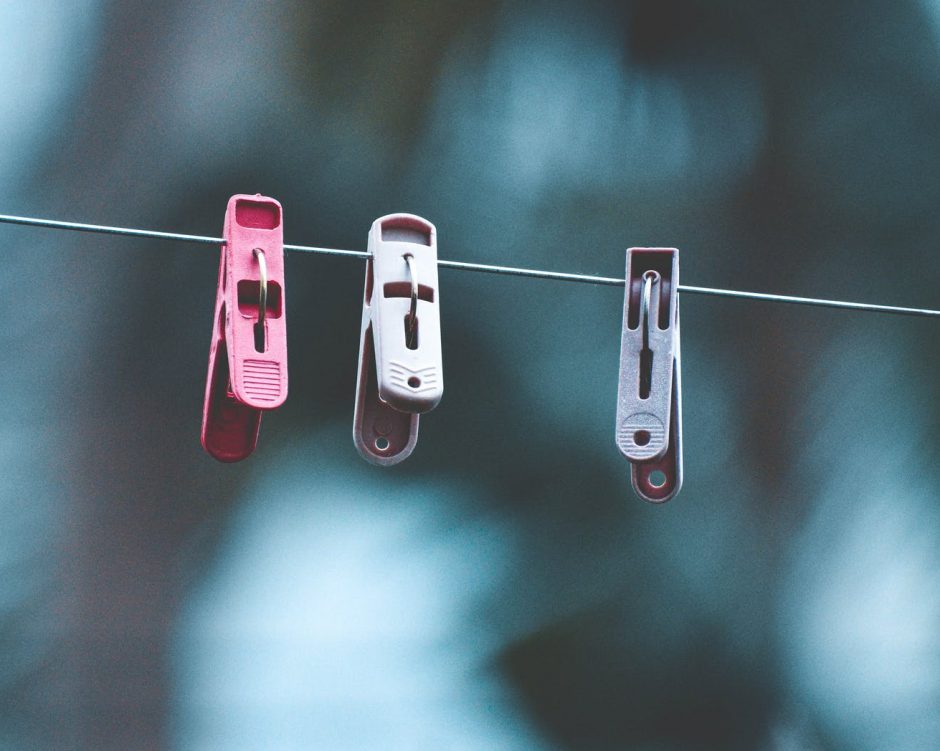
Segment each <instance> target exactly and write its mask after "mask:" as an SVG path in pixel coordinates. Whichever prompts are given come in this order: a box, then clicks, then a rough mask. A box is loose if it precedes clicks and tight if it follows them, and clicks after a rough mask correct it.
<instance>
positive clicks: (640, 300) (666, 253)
mask: <svg viewBox="0 0 940 751" xmlns="http://www.w3.org/2000/svg"><path fill="white" fill-rule="evenodd" d="M626 282H627V283H626V290H625V294H624V306H623V333H622V336H621V343H620V380H619V387H618V390H617V432H616V440H617V447H618V448H619V449H620V452H621V453H622V454H623V455H624V456H625V457H626V458H627V459H628V460H629V461H630V463H631V464H632V465H633V466H632V470H631V477H632V481H633V488H634V490H636V492H637V494H638V495H639V496H640V497H641V498H643V499H644V500H647V501H651V502H653V503H661V502H663V501H668V500H669V499H670V498H672V497H674V496H675V495H676V493H678V492H679V489H680V488H681V487H682V395H681V373H680V350H679V296H678V287H679V251H678V250H676V249H674V248H630V249H629V250H628V251H627V277H626ZM647 291H648V292H649V299H648V302H649V304H648V308H647V307H646V304H645V302H644V297H645V294H646V293H647ZM644 312H646V313H647V315H646V316H644ZM647 322H648V324H647ZM647 325H648V328H646V326H647Z"/></svg>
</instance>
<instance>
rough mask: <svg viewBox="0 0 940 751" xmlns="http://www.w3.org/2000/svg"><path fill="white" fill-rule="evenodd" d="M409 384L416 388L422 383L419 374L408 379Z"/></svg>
mask: <svg viewBox="0 0 940 751" xmlns="http://www.w3.org/2000/svg"><path fill="white" fill-rule="evenodd" d="M408 385H409V386H411V388H413V389H416V388H418V386H420V385H421V379H420V378H418V377H417V376H411V378H409V379H408Z"/></svg>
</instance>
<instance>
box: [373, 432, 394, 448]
mask: <svg viewBox="0 0 940 751" xmlns="http://www.w3.org/2000/svg"><path fill="white" fill-rule="evenodd" d="M390 445H391V444H390V443H389V442H388V438H386V437H385V436H384V435H380V436H379V437H378V438H376V439H375V447H376V449H378V450H379V451H387V450H388V447H389V446H390Z"/></svg>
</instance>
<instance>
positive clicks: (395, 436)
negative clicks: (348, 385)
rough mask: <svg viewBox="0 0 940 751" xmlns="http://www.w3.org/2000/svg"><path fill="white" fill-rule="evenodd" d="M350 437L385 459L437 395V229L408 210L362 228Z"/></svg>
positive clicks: (369, 455)
mask: <svg viewBox="0 0 940 751" xmlns="http://www.w3.org/2000/svg"><path fill="white" fill-rule="evenodd" d="M369 253H370V255H371V257H370V258H369V260H368V261H367V262H366V282H365V295H364V297H363V306H362V329H361V339H360V346H359V381H358V384H357V387H356V409H355V414H354V417H353V441H354V442H355V444H356V449H357V450H358V451H359V453H360V454H361V455H362V458H363V459H365V460H366V461H369V462H372V463H373V464H380V465H391V464H397V463H398V462H400V461H402V460H404V459H406V458H407V457H408V456H409V455H410V454H411V452H412V451H413V450H414V447H415V444H416V443H417V441H418V415H420V414H421V413H422V412H428V411H430V410H432V409H434V407H436V406H437V405H438V403H439V402H440V401H441V397H442V396H443V394H444V371H443V367H442V360H441V319H440V309H439V305H440V300H439V294H438V286H437V230H436V229H435V228H434V225H433V224H431V223H430V222H429V221H427V220H426V219H422V218H421V217H419V216H414V215H413V214H390V215H388V216H383V217H381V218H379V219H376V220H375V222H373V224H372V229H371V230H370V231H369Z"/></svg>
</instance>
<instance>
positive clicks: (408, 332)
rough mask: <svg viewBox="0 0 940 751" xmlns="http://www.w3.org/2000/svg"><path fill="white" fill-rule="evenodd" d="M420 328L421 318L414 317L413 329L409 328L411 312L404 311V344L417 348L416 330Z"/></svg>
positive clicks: (410, 347) (409, 347)
mask: <svg viewBox="0 0 940 751" xmlns="http://www.w3.org/2000/svg"><path fill="white" fill-rule="evenodd" d="M420 328H421V319H420V318H415V323H414V330H412V328H411V313H405V346H406V347H407V348H408V349H417V348H418V332H419V330H420Z"/></svg>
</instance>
